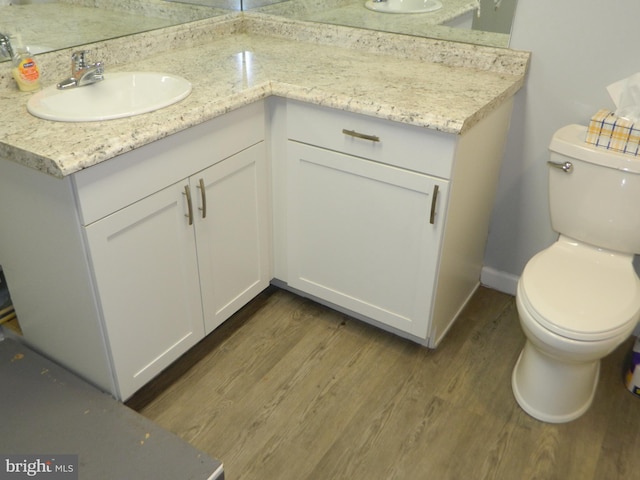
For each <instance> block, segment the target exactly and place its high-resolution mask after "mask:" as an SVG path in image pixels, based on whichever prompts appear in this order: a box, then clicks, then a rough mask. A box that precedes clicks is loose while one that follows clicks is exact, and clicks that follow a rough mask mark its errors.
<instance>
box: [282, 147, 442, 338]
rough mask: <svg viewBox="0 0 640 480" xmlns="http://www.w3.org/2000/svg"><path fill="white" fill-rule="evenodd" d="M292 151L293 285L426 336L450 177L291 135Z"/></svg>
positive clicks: (290, 278)
mask: <svg viewBox="0 0 640 480" xmlns="http://www.w3.org/2000/svg"><path fill="white" fill-rule="evenodd" d="M288 157H289V158H288V169H287V175H288V187H287V190H288V201H287V209H288V222H287V229H288V247H289V253H290V257H289V276H288V281H289V285H290V286H292V287H294V288H296V289H299V290H301V291H304V292H306V293H309V294H311V295H314V296H316V297H318V298H321V299H323V300H325V301H328V302H330V303H333V304H335V305H338V306H341V307H344V308H346V309H349V310H351V311H354V312H357V313H359V314H361V315H364V316H365V317H368V318H371V319H373V320H376V321H378V322H381V323H383V324H385V325H388V326H390V327H392V328H394V329H398V330H400V331H403V332H407V333H410V334H411V335H415V336H417V337H420V338H426V336H427V334H428V326H429V316H430V312H431V304H432V298H433V293H434V286H435V278H436V273H437V268H438V253H439V247H440V242H441V237H442V231H443V225H444V221H445V219H444V214H443V212H445V211H446V209H445V206H446V199H447V190H448V182H447V181H444V180H440V179H436V178H434V177H430V176H427V175H423V174H418V173H415V172H411V171H408V170H403V169H400V168H397V167H392V166H389V165H384V164H380V163H376V162H372V161H368V160H364V159H361V158H357V157H352V156H348V155H344V154H341V153H337V152H333V151H329V150H324V149H320V148H316V147H311V146H308V145H303V144H300V143H296V142H289V147H288ZM436 187H437V188H436ZM434 193H435V195H434Z"/></svg>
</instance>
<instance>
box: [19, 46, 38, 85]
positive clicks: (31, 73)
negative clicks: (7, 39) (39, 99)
mask: <svg viewBox="0 0 640 480" xmlns="http://www.w3.org/2000/svg"><path fill="white" fill-rule="evenodd" d="M12 73H13V78H14V79H15V80H16V83H17V84H18V88H19V89H20V90H22V91H23V92H33V91H35V90H39V89H40V69H39V68H38V65H37V64H36V61H35V59H34V57H33V55H31V53H30V52H29V49H28V48H27V47H24V46H19V47H17V48H15V54H14V56H13V70H12Z"/></svg>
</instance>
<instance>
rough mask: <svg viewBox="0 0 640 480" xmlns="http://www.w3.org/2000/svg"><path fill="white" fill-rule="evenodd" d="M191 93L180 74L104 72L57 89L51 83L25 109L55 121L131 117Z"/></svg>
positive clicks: (178, 99) (85, 120)
mask: <svg viewBox="0 0 640 480" xmlns="http://www.w3.org/2000/svg"><path fill="white" fill-rule="evenodd" d="M189 93H191V83H189V82H188V81H187V80H185V79H184V78H182V77H178V76H175V75H169V74H166V73H155V72H119V73H108V72H107V73H105V74H104V80H103V81H101V82H98V83H94V84H93V85H86V86H84V87H77V88H71V89H66V90H58V89H57V88H56V86H55V85H52V86H50V87H47V88H45V89H43V90H41V91H39V92H38V93H36V94H34V95H33V96H32V97H31V98H30V99H29V101H28V102H27V110H28V111H29V113H31V114H32V115H35V116H36V117H40V118H44V119H45V120H55V121H58V122H91V121H97V120H111V119H114V118H123V117H132V116H134V115H140V114H141V113H147V112H151V111H153V110H158V109H160V108H163V107H167V106H169V105H171V104H173V103H176V102H179V101H180V100H182V99H184V98H185V97H187V96H188V95H189Z"/></svg>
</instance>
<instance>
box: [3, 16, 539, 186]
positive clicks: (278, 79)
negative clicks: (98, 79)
mask: <svg viewBox="0 0 640 480" xmlns="http://www.w3.org/2000/svg"><path fill="white" fill-rule="evenodd" d="M167 38H169V39H170V42H167ZM167 44H168V45H169V47H170V49H169V47H167ZM92 51H93V53H94V55H95V56H96V57H95V58H101V59H103V60H104V62H105V64H106V72H107V75H108V72H109V71H161V72H167V73H174V74H178V75H182V76H184V77H185V78H187V79H188V80H190V81H191V82H192V85H193V90H192V92H191V94H190V96H189V97H187V98H186V99H185V100H183V101H182V102H180V103H178V104H175V105H172V106H170V107H167V108H164V109H162V110H159V111H156V112H151V113H148V114H144V115H140V116H136V117H130V118H125V119H119V120H110V121H103V122H86V123H63V122H51V121H45V120H41V119H37V118H35V117H33V116H31V115H30V114H29V113H28V112H27V111H26V102H27V100H28V98H29V95H30V94H28V93H22V92H19V91H18V90H17V88H16V87H15V85H14V84H13V83H12V82H13V81H12V79H11V78H10V73H9V71H8V69H5V70H3V69H2V66H0V109H1V110H2V112H3V115H2V118H1V119H0V125H1V126H0V158H3V159H6V160H12V161H15V162H18V163H22V164H24V165H27V166H29V167H32V168H35V169H38V170H40V171H43V172H45V173H47V174H50V175H53V176H57V177H64V176H67V175H70V174H73V173H75V172H77V171H79V170H82V169H84V168H87V167H90V166H92V165H95V164H98V163H100V162H102V161H105V160H107V159H109V158H112V157H114V156H117V155H119V154H122V153H124V152H127V151H130V150H132V149H134V148H138V147H140V146H142V145H145V144H147V143H150V142H153V141H154V140H158V139H160V138H163V137H165V136H167V135H170V134H172V133H175V132H178V131H180V130H183V129H186V128H189V127H191V126H194V125H197V124H199V123H202V122H204V121H206V120H209V119H211V118H214V117H216V116H219V115H222V114H224V113H226V112H228V111H230V110H233V109H236V108H239V107H241V106H243V105H247V104H249V103H252V102H255V101H258V100H261V99H264V98H266V97H268V96H270V95H277V96H282V97H286V98H291V99H296V100H301V101H305V102H309V103H313V104H318V105H324V106H329V107H333V108H338V109H341V110H346V111H351V112H355V113H361V114H365V115H370V116H375V117H379V118H384V119H388V120H392V121H397V122H403V123H407V124H411V125H416V126H420V127H424V128H430V129H435V130H439V131H443V132H447V133H451V134H462V133H464V132H465V131H466V130H467V129H468V128H469V127H471V126H472V125H474V124H475V123H477V122H478V121H479V120H481V119H482V118H483V117H484V116H486V115H487V114H488V113H489V112H491V111H492V110H493V109H494V108H495V107H496V106H498V105H500V104H501V103H502V102H504V101H505V100H506V99H508V98H509V97H511V96H512V95H513V94H514V93H515V92H516V91H517V90H519V89H520V88H521V86H522V85H523V82H524V77H525V73H526V68H527V65H528V61H529V54H528V53H527V52H518V51H513V50H506V49H499V48H492V47H480V46H474V45H466V44H458V43H453V42H446V41H438V40H431V39H425V38H418V37H408V36H401V35H394V34H389V33H383V32H371V31H365V30H360V29H352V28H348V27H340V26H335V25H320V24H314V23H306V22H300V21H295V20H287V19H283V18H279V17H272V16H269V15H264V14H250V13H242V14H229V15H224V16H221V17H216V18H213V19H208V20H201V21H197V22H193V23H190V24H185V25H182V26H176V27H170V28H168V29H164V30H159V31H154V32H148V33H145V34H140V35H138V36H136V37H127V38H122V39H115V40H111V41H108V42H103V44H93V45H92ZM68 55H69V52H68V51H61V52H52V53H50V54H45V55H43V56H42V58H41V59H40V57H38V58H39V59H40V60H41V61H40V65H41V68H42V70H43V71H44V72H45V73H44V74H43V84H44V85H45V86H46V85H50V84H53V83H56V82H57V81H59V80H60V79H61V78H63V77H65V76H68V72H66V69H67V68H68Z"/></svg>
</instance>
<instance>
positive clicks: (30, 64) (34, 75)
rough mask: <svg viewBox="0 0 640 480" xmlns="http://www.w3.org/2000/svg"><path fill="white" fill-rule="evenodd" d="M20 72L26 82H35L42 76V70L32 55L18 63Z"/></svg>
mask: <svg viewBox="0 0 640 480" xmlns="http://www.w3.org/2000/svg"><path fill="white" fill-rule="evenodd" d="M18 73H19V74H20V77H21V78H22V79H23V80H24V81H26V82H35V81H37V80H38V78H40V70H38V66H37V65H36V62H35V61H34V60H33V58H31V57H27V58H23V59H22V60H20V63H19V64H18Z"/></svg>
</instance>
